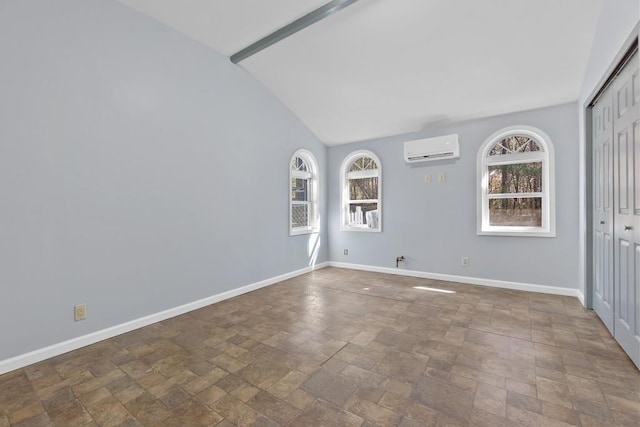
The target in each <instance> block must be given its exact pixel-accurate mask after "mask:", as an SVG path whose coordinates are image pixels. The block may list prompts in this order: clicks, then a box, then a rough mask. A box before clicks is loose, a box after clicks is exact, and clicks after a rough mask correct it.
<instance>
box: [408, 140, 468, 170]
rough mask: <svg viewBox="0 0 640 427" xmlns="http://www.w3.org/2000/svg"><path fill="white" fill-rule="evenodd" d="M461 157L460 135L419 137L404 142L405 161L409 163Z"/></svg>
mask: <svg viewBox="0 0 640 427" xmlns="http://www.w3.org/2000/svg"><path fill="white" fill-rule="evenodd" d="M458 157H460V144H459V143H458V135H457V134H454V135H445V136H438V137H436V138H426V139H417V140H415V141H407V142H405V143H404V161H405V162H407V163H418V162H429V161H432V160H441V159H456V158H458Z"/></svg>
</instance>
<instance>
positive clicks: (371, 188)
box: [340, 151, 382, 231]
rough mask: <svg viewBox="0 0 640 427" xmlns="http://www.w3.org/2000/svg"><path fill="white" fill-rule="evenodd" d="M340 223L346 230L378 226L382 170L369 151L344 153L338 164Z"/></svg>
mask: <svg viewBox="0 0 640 427" xmlns="http://www.w3.org/2000/svg"><path fill="white" fill-rule="evenodd" d="M340 182H341V188H342V192H341V196H342V215H341V217H342V223H341V229H342V230H348V231H381V230H382V199H381V190H382V171H381V166H380V160H379V159H378V157H377V156H376V155H375V154H373V153H372V152H370V151H356V152H354V153H351V154H350V155H348V156H347V157H346V158H345V159H344V161H343V162H342V167H341V168H340Z"/></svg>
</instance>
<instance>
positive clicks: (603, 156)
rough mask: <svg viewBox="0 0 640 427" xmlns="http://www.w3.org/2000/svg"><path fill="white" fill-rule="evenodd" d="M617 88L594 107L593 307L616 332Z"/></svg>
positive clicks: (602, 97) (609, 89)
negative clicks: (615, 106)
mask: <svg viewBox="0 0 640 427" xmlns="http://www.w3.org/2000/svg"><path fill="white" fill-rule="evenodd" d="M612 94H613V90H612V88H611V87H609V88H608V89H607V90H606V91H605V92H604V93H603V94H602V95H601V96H600V99H599V100H598V102H597V103H596V104H595V105H594V107H593V110H592V121H593V125H592V128H593V221H594V225H593V309H594V310H595V311H596V313H598V316H600V319H602V322H603V323H604V324H605V326H606V327H607V328H608V329H609V331H610V332H611V334H613V324H614V315H613V306H614V298H613V297H614V294H613V278H614V277H613V270H614V269H613V252H614V251H613V108H612V100H613V96H612Z"/></svg>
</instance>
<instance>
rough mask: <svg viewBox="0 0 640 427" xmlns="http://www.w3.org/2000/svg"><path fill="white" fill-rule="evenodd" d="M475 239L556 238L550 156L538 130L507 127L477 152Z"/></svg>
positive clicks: (548, 143)
mask: <svg viewBox="0 0 640 427" xmlns="http://www.w3.org/2000/svg"><path fill="white" fill-rule="evenodd" d="M477 168H478V184H479V185H478V186H479V188H478V211H479V212H478V234H481V235H502V236H538V237H555V197H554V192H555V191H554V187H555V184H554V181H555V180H554V178H555V177H554V154H553V145H552V143H551V139H550V138H549V137H548V136H547V135H546V134H545V133H544V132H542V131H541V130H540V129H536V128H533V127H530V126H512V127H508V128H505V129H501V130H499V131H498V132H496V133H494V134H493V135H491V136H490V137H489V138H488V139H487V140H486V141H485V142H484V144H482V146H481V147H480V150H479V152H478V162H477Z"/></svg>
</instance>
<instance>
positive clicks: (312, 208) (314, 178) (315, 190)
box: [287, 149, 320, 236]
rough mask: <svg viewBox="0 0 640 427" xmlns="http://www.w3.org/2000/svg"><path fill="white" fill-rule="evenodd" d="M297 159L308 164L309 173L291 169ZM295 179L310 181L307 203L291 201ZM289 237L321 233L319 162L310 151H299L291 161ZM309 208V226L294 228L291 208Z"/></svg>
mask: <svg viewBox="0 0 640 427" xmlns="http://www.w3.org/2000/svg"><path fill="white" fill-rule="evenodd" d="M296 157H301V158H302V159H304V161H305V162H306V163H307V166H308V168H309V172H302V171H294V170H292V169H291V163H292V162H293V159H295V158H296ZM293 178H302V179H309V185H308V187H307V191H308V200H307V201H306V202H296V201H293V200H291V180H292V179H293ZM288 184H289V190H288V193H287V194H288V195H289V236H298V235H301V234H312V233H317V232H319V231H320V207H319V198H318V195H319V194H320V191H319V183H318V161H317V160H316V157H315V156H314V155H313V153H312V152H311V151H309V150H305V149H300V150H297V151H296V152H295V153H293V155H292V156H291V158H290V159H289V183H288ZM294 204H295V205H305V204H306V205H308V206H309V226H307V227H293V225H292V224H293V222H292V220H293V218H292V216H291V208H292V206H293V205H294Z"/></svg>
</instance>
